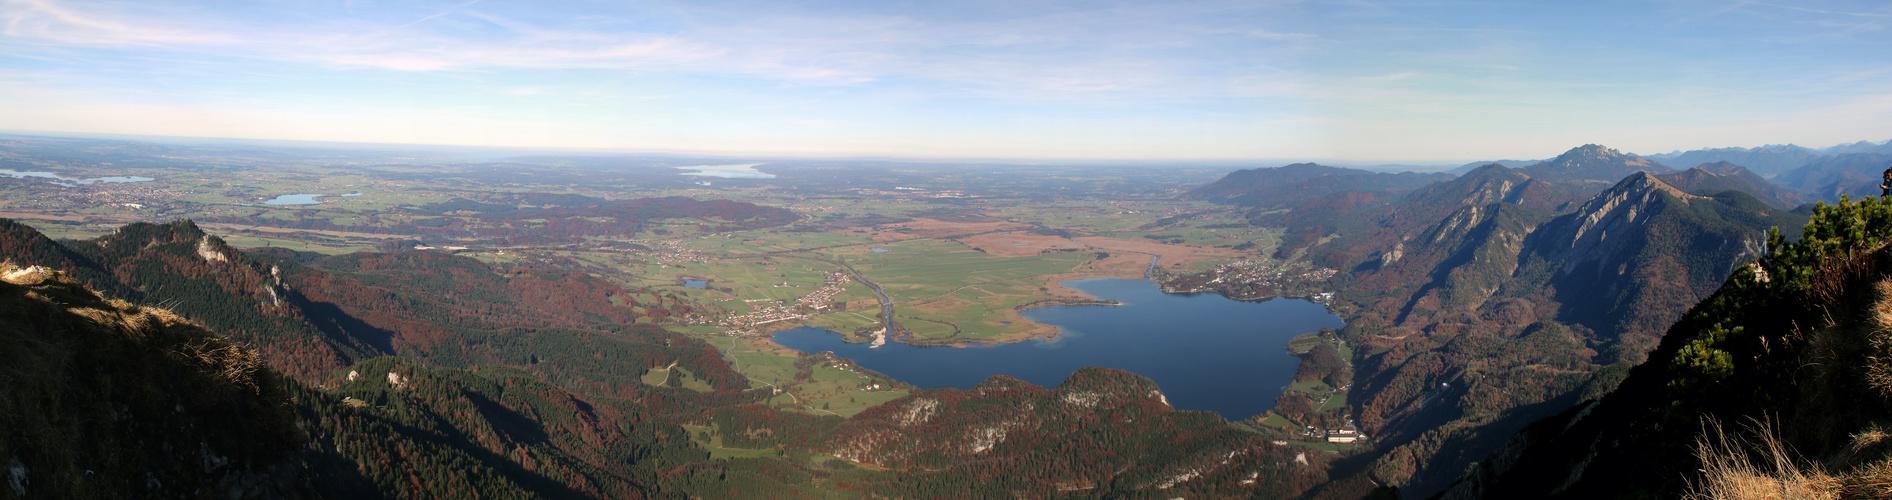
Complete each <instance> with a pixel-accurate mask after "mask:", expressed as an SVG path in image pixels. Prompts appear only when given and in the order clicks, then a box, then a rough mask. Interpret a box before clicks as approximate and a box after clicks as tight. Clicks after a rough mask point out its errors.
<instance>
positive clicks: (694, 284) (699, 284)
mask: <svg viewBox="0 0 1892 500" xmlns="http://www.w3.org/2000/svg"><path fill="white" fill-rule="evenodd" d="M683 286H686V287H690V288H709V280H692V279H686V280H683Z"/></svg>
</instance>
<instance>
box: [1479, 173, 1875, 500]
mask: <svg viewBox="0 0 1892 500" xmlns="http://www.w3.org/2000/svg"><path fill="white" fill-rule="evenodd" d="M1806 227H1807V229H1806V236H1805V237H1804V238H1803V239H1802V240H1801V241H1799V242H1796V243H1791V244H1790V243H1787V242H1786V241H1785V240H1784V239H1776V240H1774V241H1772V242H1770V244H1769V245H1768V248H1769V249H1770V251H1769V252H1768V253H1766V255H1765V256H1763V257H1762V258H1760V259H1758V260H1757V261H1755V262H1754V263H1752V264H1749V265H1745V266H1743V267H1742V268H1740V269H1739V270H1737V271H1736V272H1735V273H1733V274H1732V275H1731V276H1730V277H1729V278H1727V280H1726V281H1725V283H1723V284H1722V285H1721V286H1720V288H1719V289H1718V290H1717V291H1716V292H1715V293H1714V294H1713V295H1712V296H1710V297H1708V298H1707V299H1706V300H1704V301H1702V302H1701V303H1700V304H1699V305H1697V306H1695V307H1694V308H1693V309H1691V310H1690V311H1689V312H1688V313H1687V314H1686V315H1685V316H1684V317H1683V318H1682V319H1681V321H1678V322H1676V323H1675V324H1674V326H1673V327H1672V328H1670V329H1669V330H1668V332H1667V334H1666V335H1664V336H1663V338H1662V342H1661V345H1660V346H1659V347H1658V348H1657V349H1656V350H1655V351H1654V352H1653V353H1652V354H1651V355H1650V356H1649V358H1648V360H1647V361H1646V362H1644V363H1642V364H1640V365H1637V366H1636V367H1635V368H1634V369H1633V370H1632V371H1631V372H1630V373H1629V376H1628V378H1627V379H1625V380H1624V381H1623V382H1622V383H1621V385H1620V387H1618V388H1617V389H1616V390H1615V391H1614V392H1611V393H1609V394H1608V395H1607V396H1603V397H1601V398H1600V399H1598V400H1595V401H1591V402H1587V403H1584V404H1581V405H1577V406H1574V407H1571V408H1570V409H1568V410H1565V411H1563V412H1561V413H1559V414H1557V415H1555V416H1553V417H1550V418H1546V419H1544V420H1542V421H1539V422H1537V423H1535V424H1532V425H1531V426H1529V427H1528V428H1526V429H1524V430H1523V431H1522V432H1519V433H1517V434H1515V435H1513V436H1512V437H1511V438H1510V439H1509V441H1508V442H1507V443H1506V444H1505V445H1504V446H1503V447H1501V448H1499V449H1498V450H1497V451H1496V452H1495V453H1493V454H1491V455H1490V456H1488V457H1486V458H1485V459H1483V460H1481V461H1480V462H1479V465H1478V467H1477V468H1476V469H1474V470H1473V471H1472V472H1471V473H1469V474H1468V475H1466V476H1465V477H1464V478H1461V479H1460V480H1459V481H1458V482H1457V483H1456V484H1455V485H1453V487H1452V488H1451V489H1450V490H1448V491H1447V492H1445V494H1444V495H1443V497H1444V498H1453V499H1458V498H1675V497H1680V496H1682V495H1684V494H1687V493H1691V492H1692V493H1702V494H1713V495H1712V496H1711V497H1713V498H1750V497H1741V496H1729V495H1739V494H1742V493H1749V494H1757V495H1758V494H1769V493H1771V494H1773V495H1775V496H1774V497H1776V498H1884V497H1885V496H1886V495H1887V493H1888V490H1887V488H1886V486H1885V485H1887V484H1892V474H1888V473H1887V471H1892V440H1888V439H1887V436H1886V434H1885V433H1884V432H1883V431H1882V430H1881V429H1883V426H1885V425H1887V424H1888V423H1892V390H1887V388H1888V387H1892V365H1888V364H1887V358H1886V356H1885V355H1884V354H1885V353H1886V352H1892V351H1889V350H1888V348H1889V347H1892V336H1888V334H1887V332H1888V331H1892V313H1888V311H1892V249H1888V247H1886V241H1888V239H1889V238H1892V204H1888V203H1885V202H1883V201H1873V202H1870V203H1860V204H1847V205H1842V206H1829V207H1825V208H1822V209H1820V210H1819V211H1818V213H1816V214H1815V215H1814V216H1813V219H1812V221H1811V222H1809V223H1808V224H1807V226H1806ZM1751 498H1761V496H1753V497H1751Z"/></svg>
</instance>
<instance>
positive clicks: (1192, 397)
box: [775, 278, 1342, 420]
mask: <svg viewBox="0 0 1892 500" xmlns="http://www.w3.org/2000/svg"><path fill="white" fill-rule="evenodd" d="M1064 285H1065V286H1068V287H1071V288H1075V289H1078V290H1082V291H1084V292H1085V293H1089V294H1091V295H1095V296H1097V298H1100V299H1106V300H1116V301H1119V302H1122V303H1123V305H1118V306H1050V307H1041V308H1037V309H1032V310H1028V311H1025V313H1024V316H1025V317H1026V318H1030V319H1031V320H1032V321H1037V322H1040V323H1044V324H1048V325H1055V326H1057V327H1058V328H1060V329H1062V330H1063V333H1061V334H1059V336H1058V338H1057V339H1055V340H1051V341H1044V340H1030V341H1025V342H1020V343H1015V344H1001V345H995V346H989V347H971V348H953V347H919V346H912V345H908V344H902V343H898V342H889V343H887V345H885V346H883V347H881V348H878V349H870V348H868V347H867V344H850V343H847V342H843V341H841V335H840V334H838V333H835V332H832V331H828V330H825V329H820V328H812V327H804V328H796V329H792V330H784V331H781V332H777V333H776V334H775V341H776V342H777V343H780V344H782V345H784V346H787V347H789V348H791V349H795V350H798V351H802V352H820V351H834V352H835V354H838V355H840V356H842V357H846V358H850V359H853V360H854V361H855V362H858V363H860V364H861V365H862V366H866V367H868V368H871V369H874V370H876V371H879V372H881V373H885V374H887V375H889V376H892V377H893V378H895V379H898V380H900V381H902V382H906V383H909V384H913V385H914V386H917V387H921V388H927V389H932V388H940V387H957V388H962V389H970V388H972V387H973V386H976V385H978V384H979V382H980V381H982V380H985V378H986V377H990V376H992V375H998V374H1005V375H1011V376H1014V377H1018V378H1020V379H1023V380H1025V381H1028V382H1031V383H1034V384H1038V385H1042V386H1045V387H1055V386H1057V385H1058V384H1059V383H1062V382H1063V381H1064V378H1065V377H1068V376H1070V375H1071V372H1074V371H1077V369H1078V368H1082V367H1086V366H1103V367H1110V368H1121V369H1125V370H1129V371H1132V372H1136V373H1138V374H1141V375H1143V376H1145V377H1149V378H1150V379H1151V380H1155V381H1156V383H1157V384H1159V385H1161V386H1162V387H1163V393H1164V394H1166V395H1168V397H1169V402H1170V404H1172V405H1174V406H1175V407H1177V408H1181V409H1185V410H1207V411H1213V412H1217V413H1220V414H1222V416H1223V417H1225V418H1228V419H1231V420H1239V419H1243V418H1247V417H1249V416H1251V415H1255V414H1259V413H1261V412H1263V411H1266V410H1267V409H1269V408H1272V407H1274V398H1275V397H1276V396H1279V395H1281V388H1282V387H1285V386H1287V385H1288V383H1290V382H1292V381H1293V379H1294V368H1295V366H1296V365H1298V364H1299V363H1300V359H1298V358H1295V357H1293V356H1290V355H1288V353H1287V342H1288V339H1290V338H1293V337H1294V336H1295V335H1299V334H1303V333H1308V332H1312V331H1315V330H1318V329H1321V328H1339V327H1341V326H1342V322H1341V321H1340V318H1338V317H1335V316H1334V315H1333V314H1331V313H1328V312H1327V309H1326V308H1325V307H1323V306H1321V305H1320V304H1316V303H1313V302H1308V301H1305V300H1299V299H1274V300H1268V301H1262V302H1243V301H1237V300H1230V299H1228V298H1226V297H1223V296H1221V295H1219V294H1166V293H1163V292H1162V291H1161V290H1159V289H1157V287H1156V284H1155V283H1153V282H1150V281H1149V280H1132V279H1114V278H1106V279H1087V280H1074V281H1066V282H1064Z"/></svg>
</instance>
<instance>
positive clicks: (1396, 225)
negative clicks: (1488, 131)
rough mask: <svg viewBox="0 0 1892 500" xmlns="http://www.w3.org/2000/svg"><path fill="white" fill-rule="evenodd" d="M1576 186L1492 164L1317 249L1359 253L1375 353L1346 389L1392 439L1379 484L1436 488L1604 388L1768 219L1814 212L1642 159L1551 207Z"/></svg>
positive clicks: (1352, 284) (1745, 256) (1757, 237)
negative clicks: (1694, 187) (1678, 174)
mask: <svg viewBox="0 0 1892 500" xmlns="http://www.w3.org/2000/svg"><path fill="white" fill-rule="evenodd" d="M1579 149H1580V150H1582V149H1584V148H1579ZM1595 152H1596V151H1578V153H1580V154H1577V155H1574V156H1581V154H1588V153H1595ZM1604 153H1608V151H1607V150H1602V152H1601V153H1598V154H1604ZM1566 160H1570V158H1566ZM1568 193H1570V191H1569V190H1567V189H1563V188H1559V187H1556V186H1553V185H1548V183H1545V182H1544V181H1542V180H1541V179H1538V178H1537V177H1535V176H1531V175H1526V174H1525V173H1524V172H1520V171H1516V170H1510V169H1504V168H1502V167H1486V168H1483V169H1479V170H1475V171H1473V172H1470V173H1467V174H1466V175H1465V176H1464V177H1461V178H1459V179H1455V180H1454V181H1452V182H1446V183H1439V184H1434V185H1432V186H1429V187H1427V188H1425V189H1421V190H1417V191H1414V192H1413V193H1411V194H1409V195H1408V196H1407V197H1405V198H1403V199H1400V200H1397V201H1395V202H1393V203H1392V204H1390V205H1388V206H1387V207H1385V208H1384V209H1383V211H1381V212H1378V213H1379V215H1378V216H1377V217H1376V218H1375V219H1373V220H1374V224H1373V227H1374V229H1373V231H1372V232H1369V233H1363V234H1356V235H1353V236H1351V237H1347V236H1343V237H1341V238H1337V239H1335V240H1333V241H1331V242H1329V243H1328V244H1325V245H1322V246H1319V247H1316V248H1315V249H1313V250H1310V252H1309V253H1310V255H1317V254H1324V253H1325V255H1352V256H1353V257H1346V261H1347V263H1346V264H1344V265H1345V266H1346V267H1343V268H1344V269H1351V270H1352V272H1351V273H1349V274H1347V275H1343V276H1342V277H1341V278H1339V282H1340V290H1341V293H1340V295H1341V297H1342V298H1343V299H1345V300H1346V302H1345V303H1343V304H1342V307H1343V308H1344V307H1347V306H1349V305H1351V306H1354V307H1358V308H1359V309H1357V310H1355V311H1356V312H1355V313H1353V315H1352V316H1353V317H1351V318H1349V323H1348V327H1347V331H1346V332H1345V333H1346V335H1348V338H1349V340H1350V341H1353V342H1355V343H1356V346H1357V347H1358V348H1361V349H1362V351H1364V352H1365V353H1368V354H1366V355H1364V356H1363V357H1362V358H1361V359H1358V360H1356V367H1357V372H1356V373H1357V375H1356V378H1355V388H1354V390H1353V391H1352V394H1351V395H1350V401H1352V402H1353V404H1355V405H1358V413H1357V418H1358V422H1360V424H1361V425H1362V426H1364V428H1365V429H1366V430H1367V431H1368V433H1369V434H1372V435H1374V436H1376V437H1377V438H1379V439H1378V441H1379V442H1381V443H1384V444H1386V445H1387V446H1386V449H1387V453H1386V454H1385V455H1384V456H1382V457H1381V459H1380V460H1379V461H1378V462H1376V463H1375V465H1374V466H1373V467H1372V468H1371V471H1372V472H1371V474H1373V475H1374V478H1375V480H1376V481H1378V482H1380V483H1383V484H1396V485H1401V487H1402V488H1405V489H1407V490H1408V491H1410V492H1416V493H1421V494H1424V493H1429V492H1430V491H1433V490H1435V489H1437V488H1441V487H1443V486H1445V485H1446V484H1447V483H1448V482H1449V481H1450V480H1451V479H1452V478H1453V477H1456V475H1457V474H1458V473H1459V472H1460V471H1461V470H1463V467H1464V466H1465V464H1468V463H1471V462H1474V461H1477V460H1478V459H1479V458H1481V457H1482V456H1483V455H1484V454H1485V453H1487V452H1489V451H1490V450H1492V449H1494V448H1496V447H1497V446H1498V445H1500V444H1501V443H1502V436H1504V435H1508V433H1509V432H1511V431H1512V430H1515V429H1518V428H1521V427H1522V426H1523V425H1524V424H1525V423H1528V422H1530V421H1532V420H1535V419H1537V418H1541V417H1544V416H1548V415H1551V414H1555V413H1556V412H1559V411H1562V410H1563V409H1565V408H1568V407H1569V405H1571V404H1575V403H1576V402H1577V401H1578V400H1579V399H1578V398H1580V397H1581V395H1582V394H1586V393H1591V392H1594V390H1597V388H1599V387H1601V388H1603V389H1606V388H1607V387H1608V386H1609V385H1610V384H1613V383H1614V381H1615V380H1619V379H1620V377H1621V375H1622V373H1621V371H1620V370H1614V371H1613V370H1611V369H1606V368H1607V367H1610V366H1611V365H1612V364H1615V363H1619V362H1620V363H1623V365H1622V366H1623V367H1624V368H1625V369H1626V367H1627V366H1628V364H1630V363H1634V362H1636V361H1639V360H1640V359H1641V358H1642V356H1643V355H1644V354H1645V353H1647V352H1648V351H1649V349H1651V348H1653V347H1654V345H1655V343H1656V341H1657V339H1659V338H1660V334H1661V332H1662V330H1663V329H1664V328H1665V327H1666V326H1667V325H1668V324H1670V323H1672V322H1673V321H1674V320H1675V319H1676V318H1677V317H1679V316H1680V315H1681V314H1682V312H1683V311H1685V310H1686V309H1687V308H1688V307H1689V306H1690V305H1692V304H1694V303H1695V302H1697V301H1699V300H1700V299H1701V298H1702V297H1706V296H1707V295H1708V294H1709V293H1711V292H1712V291H1713V290H1714V287H1715V286H1717V285H1718V284H1719V283H1720V282H1721V280H1722V279H1724V278H1726V276H1727V273H1728V272H1729V271H1730V270H1731V269H1732V268H1734V267H1735V266H1738V265H1740V264H1742V263H1745V262H1750V261H1752V260H1754V259H1755V258H1757V257H1758V256H1759V255H1760V251H1761V249H1762V248H1763V247H1764V245H1763V242H1764V241H1765V237H1766V234H1767V230H1768V228H1769V227H1774V226H1779V227H1783V228H1793V227H1798V226H1799V225H1800V224H1801V223H1802V221H1804V219H1803V218H1801V216H1800V215H1797V214H1794V213H1791V212H1786V211H1782V210H1779V209H1776V208H1774V207H1770V206H1768V205H1766V204H1764V203H1761V202H1760V201H1758V200H1756V199H1755V198H1754V197H1752V196H1749V195H1747V194H1745V193H1742V192H1721V193H1716V194H1715V195H1714V196H1701V195H1691V194H1688V193H1685V192H1683V191H1681V190H1680V189H1677V188H1675V187H1674V186H1670V185H1668V184H1666V183H1663V182H1661V181H1660V180H1659V179H1657V178H1656V177H1654V176H1652V175H1650V174H1648V173H1647V172H1642V171H1632V172H1631V173H1630V174H1628V175H1626V176H1625V177H1624V178H1623V179H1622V180H1621V181H1620V182H1617V183H1615V184H1614V185H1612V186H1609V187H1608V188H1607V189H1602V190H1600V191H1599V192H1597V193H1596V194H1594V195H1593V196H1590V197H1588V198H1587V199H1584V200H1582V201H1580V202H1574V203H1573V202H1568V201H1555V200H1559V199H1562V200H1568V199H1570V198H1568V196H1569V194H1568ZM1547 200H1550V201H1547ZM1494 201H1495V202H1494ZM1481 202H1493V203H1487V204H1484V205H1479V204H1478V203H1481ZM1549 207H1567V208H1565V210H1568V212H1565V213H1562V214H1557V213H1555V212H1552V211H1551V209H1550V208H1549ZM1789 231H1791V230H1789ZM1364 249H1374V251H1372V252H1371V253H1368V252H1366V251H1363V250H1364ZM1326 252H1332V253H1326Z"/></svg>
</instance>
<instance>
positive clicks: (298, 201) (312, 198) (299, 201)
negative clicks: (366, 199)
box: [263, 193, 361, 205]
mask: <svg viewBox="0 0 1892 500" xmlns="http://www.w3.org/2000/svg"><path fill="white" fill-rule="evenodd" d="M348 196H361V193H348V194H320V193H317V194H306V193H305V194H285V195H282V196H277V197H275V198H272V199H270V200H269V201H265V202H263V204H264V205H314V204H317V203H321V202H320V201H316V198H322V197H348Z"/></svg>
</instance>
